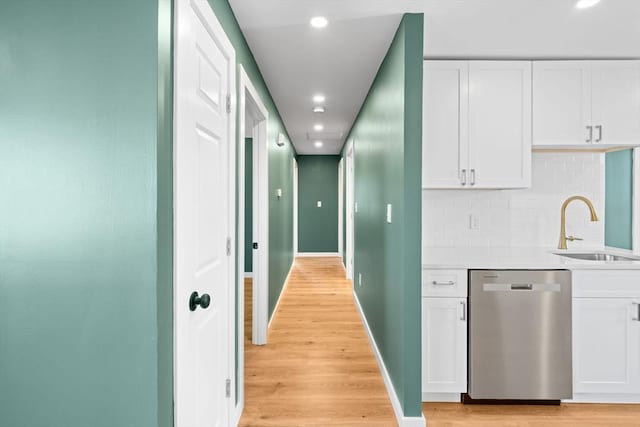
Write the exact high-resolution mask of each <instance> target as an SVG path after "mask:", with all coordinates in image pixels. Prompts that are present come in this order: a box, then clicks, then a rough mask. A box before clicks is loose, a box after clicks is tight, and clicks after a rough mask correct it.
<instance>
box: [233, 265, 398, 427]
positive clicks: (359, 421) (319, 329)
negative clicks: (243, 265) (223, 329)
mask: <svg viewBox="0 0 640 427" xmlns="http://www.w3.org/2000/svg"><path fill="white" fill-rule="evenodd" d="M249 292H250V289H249ZM245 295H247V292H246V286H245ZM248 300H250V298H249V299H245V301H248ZM245 313H251V311H250V310H245ZM245 325H246V321H245ZM245 336H246V334H245ZM245 342H246V340H245ZM240 425H241V426H261V427H262V426H264V427H267V426H277V427H286V426H309V427H311V426H313V427H316V426H317V427H321V426H322V427H327V426H345V427H346V426H372V427H376V426H379V427H389V426H394V425H396V422H395V417H394V415H393V409H392V408H391V403H390V402H389V397H388V396H387V392H386V389H385V387H384V383H383V381H382V377H381V376H380V372H379V370H378V365H377V364H376V361H375V358H374V356H373V352H372V351H371V347H370V346H369V341H368V340H367V336H366V334H365V331H364V328H363V327H362V323H361V321H360V317H359V316H358V313H357V311H356V308H355V305H354V303H353V298H352V295H351V285H350V283H349V282H348V281H347V280H346V279H345V278H344V269H343V267H342V264H341V262H340V259H339V258H298V259H297V260H296V262H295V265H294V269H293V271H292V274H291V277H290V280H289V283H288V285H287V287H286V290H285V293H284V295H283V296H282V300H281V301H280V307H279V308H278V312H277V313H276V314H275V318H274V319H273V322H272V324H271V328H270V329H269V335H268V344H267V345H266V346H261V347H256V346H253V345H251V344H250V343H249V342H246V352H245V408H244V413H243V416H242V419H241V420H240Z"/></svg>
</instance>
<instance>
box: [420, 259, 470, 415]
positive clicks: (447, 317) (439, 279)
mask: <svg viewBox="0 0 640 427" xmlns="http://www.w3.org/2000/svg"><path fill="white" fill-rule="evenodd" d="M466 392H467V270H427V271H423V273H422V400H423V401H424V402H459V401H460V393H466Z"/></svg>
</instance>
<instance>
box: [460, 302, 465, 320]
mask: <svg viewBox="0 0 640 427" xmlns="http://www.w3.org/2000/svg"><path fill="white" fill-rule="evenodd" d="M460 305H462V317H460V320H462V321H463V322H466V321H467V302H466V301H460Z"/></svg>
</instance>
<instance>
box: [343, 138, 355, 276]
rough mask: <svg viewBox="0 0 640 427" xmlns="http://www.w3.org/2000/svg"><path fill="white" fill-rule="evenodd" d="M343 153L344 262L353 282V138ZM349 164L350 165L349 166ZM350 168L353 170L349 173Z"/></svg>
mask: <svg viewBox="0 0 640 427" xmlns="http://www.w3.org/2000/svg"><path fill="white" fill-rule="evenodd" d="M345 153H347V156H346V157H347V163H346V169H347V171H346V184H347V191H346V205H347V218H346V225H347V227H346V236H345V237H346V239H347V242H346V243H347V246H346V247H347V256H346V262H347V265H346V266H345V267H346V270H347V279H351V281H352V282H353V278H354V272H353V270H354V264H355V260H354V256H355V248H354V245H355V238H354V234H355V164H354V160H355V156H354V152H353V138H352V139H350V140H349V141H347V146H346V149H345ZM350 166H351V167H350ZM351 170H353V171H354V172H353V173H351Z"/></svg>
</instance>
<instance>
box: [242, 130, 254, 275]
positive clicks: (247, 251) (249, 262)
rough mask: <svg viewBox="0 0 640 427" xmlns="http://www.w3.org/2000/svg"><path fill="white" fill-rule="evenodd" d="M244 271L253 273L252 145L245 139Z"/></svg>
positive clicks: (249, 139) (249, 140) (250, 141)
mask: <svg viewBox="0 0 640 427" xmlns="http://www.w3.org/2000/svg"><path fill="white" fill-rule="evenodd" d="M244 171H245V173H244V212H245V215H244V271H245V273H250V272H252V271H253V248H252V246H251V245H252V244H253V144H252V140H251V138H247V139H245V162H244Z"/></svg>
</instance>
